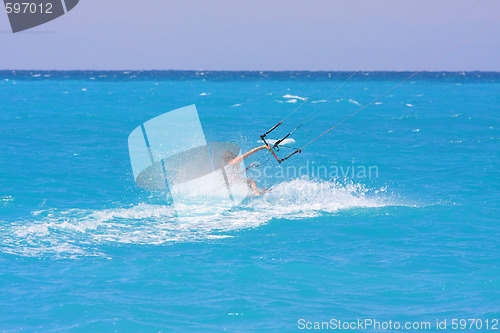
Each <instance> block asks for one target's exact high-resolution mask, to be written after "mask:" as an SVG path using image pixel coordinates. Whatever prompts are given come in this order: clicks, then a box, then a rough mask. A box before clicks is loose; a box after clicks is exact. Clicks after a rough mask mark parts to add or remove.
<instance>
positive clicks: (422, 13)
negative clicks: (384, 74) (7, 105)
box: [0, 0, 500, 71]
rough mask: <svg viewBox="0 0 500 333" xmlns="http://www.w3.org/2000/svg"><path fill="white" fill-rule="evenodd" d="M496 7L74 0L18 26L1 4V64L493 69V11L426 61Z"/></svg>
mask: <svg viewBox="0 0 500 333" xmlns="http://www.w3.org/2000/svg"><path fill="white" fill-rule="evenodd" d="M474 4H475V5H474ZM471 6H472V8H470V7H471ZM467 8H470V10H468V11H467V12H466V13H464V14H463V15H461V16H459V17H458V18H457V15H459V14H460V13H462V12H464V11H465V10H466V9H467ZM408 15H410V16H409V17H408V18H407V19H406V20H402V18H403V17H405V16H408ZM499 15H500V1H499V0H482V1H479V2H478V1H477V0H423V1H422V0H420V1H417V0H381V1H376V0H363V1H361V0H342V1H337V0H251V1H250V0H240V1H239V0H180V1H166V0H141V1H139V0H136V1H132V0H80V3H79V5H78V6H77V7H75V8H74V9H73V10H72V11H71V12H69V13H68V14H66V15H64V16H62V17H60V18H58V19H56V20H54V21H52V22H49V23H47V24H45V25H42V26H40V27H37V28H34V29H31V30H29V31H26V32H21V33H17V34H12V33H11V32H10V26H9V23H8V19H7V14H6V13H5V11H4V10H3V9H1V10H0V45H1V46H2V52H0V69H100V70H105V69H194V70H358V69H362V70H417V69H422V68H423V69H426V70H492V71H500V20H499V21H497V22H496V23H495V24H493V25H491V26H490V27H489V28H488V29H486V30H484V31H482V32H481V33H479V34H478V35H477V36H475V37H474V38H473V39H471V40H470V41H468V42H467V43H466V44H464V45H462V46H460V47H458V48H457V49H456V50H454V51H452V52H450V53H449V54H448V55H446V56H445V57H444V58H442V59H440V60H439V61H436V62H435V63H433V64H432V65H430V66H427V65H426V64H427V63H429V62H430V61H431V60H432V59H435V58H436V57H438V56H439V55H441V54H442V53H443V52H444V51H446V50H447V49H449V48H450V47H452V46H453V45H455V44H457V43H459V42H460V41H461V40H463V39H464V38H466V37H467V36H468V35H470V34H471V33H473V32H474V31H476V30H477V29H479V28H481V27H482V26H483V25H484V24H487V23H488V22H490V21H492V20H493V19H495V18H496V17H498V16H499ZM454 18H455V19H454ZM452 19H454V20H453V21H452V22H451V23H449V24H447V25H446V23H447V22H449V21H451V20H452ZM443 26H444V27H443ZM440 27H441V28H440ZM438 29H440V30H439V32H438V33H436V34H433V32H434V31H436V30H438ZM429 35H431V37H429V38H428V36H429ZM421 41H423V42H421ZM419 42H421V43H419ZM415 45H417V46H416V47H415V48H413V49H412V47H414V46H415ZM402 54H403V55H404V56H402V57H400V55H402Z"/></svg>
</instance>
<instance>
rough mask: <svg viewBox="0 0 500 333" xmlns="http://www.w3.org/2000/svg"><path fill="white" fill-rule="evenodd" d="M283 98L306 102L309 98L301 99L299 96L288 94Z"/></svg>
mask: <svg viewBox="0 0 500 333" xmlns="http://www.w3.org/2000/svg"><path fill="white" fill-rule="evenodd" d="M283 98H289V99H295V100H297V99H300V100H301V101H305V100H306V99H307V97H300V96H297V95H290V94H286V95H284V96H283Z"/></svg>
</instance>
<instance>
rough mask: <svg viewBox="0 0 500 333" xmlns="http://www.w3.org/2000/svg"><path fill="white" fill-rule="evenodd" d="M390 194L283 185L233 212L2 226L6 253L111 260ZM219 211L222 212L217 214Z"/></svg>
mask: <svg viewBox="0 0 500 333" xmlns="http://www.w3.org/2000/svg"><path fill="white" fill-rule="evenodd" d="M384 191H385V189H384V188H381V189H377V190H372V191H370V190H368V189H366V188H364V187H363V186H361V185H356V184H342V183H337V182H329V181H325V182H319V181H312V180H309V179H307V178H300V179H295V180H291V181H287V182H282V183H279V184H278V185H277V186H275V187H274V188H273V191H271V192H269V193H267V194H266V195H263V196H261V197H258V198H254V199H251V200H250V201H249V202H247V203H246V204H243V205H242V206H240V207H237V208H235V209H233V210H230V211H226V212H224V213H222V214H221V213H220V210H218V209H214V208H213V207H193V206H190V207H178V206H176V209H177V210H179V211H181V212H182V213H185V212H186V211H188V212H189V215H187V216H184V217H181V218H177V217H176V212H175V210H174V208H173V207H172V206H168V205H151V204H138V205H135V206H129V207H118V208H110V209H102V210H90V209H69V210H57V209H50V210H39V211H34V212H32V215H33V216H32V217H31V218H29V219H27V220H23V221H18V222H14V223H6V222H3V223H1V224H0V232H1V235H3V236H0V250H1V251H2V252H5V253H11V254H15V255H21V256H35V257H36V256H52V257H55V258H79V257H84V256H100V257H107V256H108V255H107V254H106V253H105V252H106V251H105V248H106V246H109V245H112V244H149V245H154V244H165V243H173V242H192V241H213V240H220V239H224V238H227V237H232V236H233V234H234V233H235V232H241V231H242V230H244V229H248V228H255V227H258V226H261V225H263V224H266V223H269V221H270V220H272V219H288V220H291V219H295V220H296V219H304V218H310V217H315V216H319V215H324V214H335V213H337V212H339V211H341V210H346V209H353V208H356V207H364V208H369V207H372V208H375V207H383V206H392V205H395V204H394V203H393V202H392V201H391V199H389V198H387V197H386V196H384V195H382V193H381V192H384ZM216 211H217V212H216Z"/></svg>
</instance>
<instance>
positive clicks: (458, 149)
mask: <svg viewBox="0 0 500 333" xmlns="http://www.w3.org/2000/svg"><path fill="white" fill-rule="evenodd" d="M349 75H350V73H327V72H325V73H313V72H298V73H295V72H263V73H262V72H260V73H259V72H37V71H32V72H27V71H25V72H11V71H4V72H0V212H1V215H0V232H1V234H0V267H1V269H0V295H1V297H0V331H5V332H11V331H20V330H23V331H29V332H32V331H40V332H47V331H48V332H67V331H76V332H110V331H119V332H157V331H163V332H167V331H180V332H186V331H203V332H206V331H222V330H224V329H227V330H228V331H259V332H260V331H283V332H287V331H298V330H299V329H298V320H299V319H305V320H306V321H310V322H315V321H329V320H330V319H334V318H335V319H339V320H342V321H351V320H357V319H364V318H373V319H377V320H380V321H383V320H392V321H401V322H405V321H430V322H432V323H434V322H435V320H436V319H437V318H439V319H445V318H447V319H448V320H449V321H450V320H452V319H455V318H457V319H461V318H481V319H482V320H486V319H488V320H490V321H491V320H494V319H495V318H496V319H497V320H498V319H500V301H499V299H500V268H499V265H500V245H499V241H498V240H499V239H500V226H499V222H500V221H499V216H500V209H499V203H500V181H499V180H500V174H499V170H500V163H499V161H498V152H499V148H500V145H499V144H500V142H499V139H500V132H499V129H500V117H499V114H500V107H499V105H500V74H498V73H478V72H474V73H421V74H418V75H417V76H415V77H413V78H412V79H411V80H409V81H408V82H406V83H405V84H403V85H401V86H400V87H398V88H397V89H395V90H393V91H391V92H390V93H389V94H387V95H386V96H384V97H382V98H381V99H379V100H377V101H376V103H373V104H372V105H370V106H369V107H367V108H366V109H364V110H362V111H361V112H360V113H358V114H357V115H355V116H354V117H352V118H351V119H349V120H348V121H346V122H345V123H343V124H342V125H340V126H339V127H337V128H335V129H334V130H333V131H331V132H330V133H328V134H326V135H325V136H323V137H321V138H320V139H318V140H317V141H315V142H314V143H312V144H311V145H309V146H307V148H306V149H304V151H303V152H302V153H301V154H297V155H295V156H294V157H293V158H290V159H289V160H288V161H286V162H285V163H283V164H282V165H281V166H278V164H277V163H276V161H272V160H270V161H269V162H268V163H267V164H266V165H265V166H266V169H263V168H264V167H261V168H259V169H254V170H251V171H250V172H249V176H251V177H252V178H254V179H255V180H256V181H257V183H258V184H259V185H260V186H266V187H269V186H273V187H274V190H273V191H272V192H270V193H268V194H266V195H264V196H262V197H259V198H255V199H253V200H250V201H248V202H246V203H244V204H243V205H242V206H240V207H238V208H236V209H233V210H231V211H228V212H226V213H223V214H215V215H214V214H200V215H199V216H198V217H193V218H189V219H181V220H179V219H178V218H176V217H175V211H174V209H173V207H172V202H171V200H170V199H168V198H165V193H162V192H148V191H146V190H142V189H140V188H138V187H137V186H136V185H135V183H134V179H133V176H132V171H131V167H130V162H129V157H128V147H127V137H128V135H129V133H130V132H131V131H132V130H133V129H134V128H135V127H137V126H138V125H140V124H141V123H143V122H144V121H146V120H148V119H151V118H153V117H155V116H157V115H160V114H162V113H164V112H167V111H170V110H173V109H176V108H179V107H182V106H186V105H189V104H196V106H197V109H198V112H199V114H200V119H201V122H202V125H203V128H204V131H205V133H206V136H207V139H208V140H209V141H232V142H236V143H238V144H239V145H240V146H241V147H242V149H243V150H249V149H251V148H253V147H255V146H257V145H259V135H260V134H262V133H263V132H264V131H266V130H267V129H268V128H270V127H271V126H272V125H274V124H275V123H276V122H277V121H279V120H280V119H282V118H283V117H285V116H286V115H287V114H289V113H290V112H291V111H293V110H294V109H295V108H296V107H297V106H299V105H300V103H301V102H302V100H303V99H305V98H307V97H309V96H311V95H313V94H314V95H313V97H312V98H311V100H310V101H309V103H307V104H306V105H304V106H303V107H302V108H300V109H299V110H298V111H297V112H296V113H294V114H293V116H291V117H290V118H288V119H287V120H286V121H285V123H284V124H283V125H282V126H280V127H279V128H278V129H277V130H276V131H275V132H273V134H272V135H271V136H274V138H276V139H278V138H279V137H280V136H281V135H284V134H286V133H287V131H289V130H291V129H293V128H294V127H295V126H296V125H297V124H299V123H301V122H302V121H303V120H304V119H306V118H307V117H308V115H309V114H310V113H311V112H314V111H315V110H319V112H318V113H317V116H316V117H314V118H313V120H312V121H310V122H308V123H307V124H305V125H304V126H303V127H301V128H300V129H299V130H297V131H296V132H295V133H294V134H293V135H292V137H293V140H294V142H291V143H290V144H291V145H293V146H297V147H301V146H303V145H305V144H307V143H308V142H309V141H310V140H312V139H314V138H315V137H316V136H318V135H319V134H321V133H322V132H323V131H325V130H326V129H328V128H330V127H331V126H333V125H335V124H336V123H338V122H340V121H342V120H343V119H344V118H345V117H347V116H348V115H349V114H352V113H353V112H356V111H357V110H359V109H360V108H361V107H362V106H363V105H365V104H366V103H369V102H371V101H372V100H373V99H375V98H376V97H377V96H379V95H380V94H383V93H384V92H386V91H387V90H388V89H390V88H391V87H393V86H394V85H396V84H397V83H398V82H400V81H401V80H403V79H404V78H405V77H406V76H408V75H409V73H387V72H382V73H359V74H357V75H356V76H355V77H354V78H353V79H352V80H351V81H349V82H348V83H347V84H346V85H345V86H344V87H342V89H340V90H339V91H338V92H337V93H336V94H335V95H334V96H332V97H331V98H330V99H328V100H327V101H325V99H326V98H327V97H328V95H330V94H331V93H332V92H333V91H334V90H335V89H336V88H337V87H338V86H339V85H340V84H341V83H342V82H343V80H344V79H346V78H347V77H348V76H349ZM281 153H286V151H282V152H281ZM262 170H266V174H265V175H264V172H263V171H262ZM325 170H326V171H325ZM352 170H355V172H354V173H353V172H352ZM363 170H365V173H364V174H363V172H362V171H363ZM368 170H371V174H370V173H369V172H368ZM193 210H196V207H193ZM498 328H499V329H500V326H498ZM483 330H484V329H483ZM467 331H471V330H467Z"/></svg>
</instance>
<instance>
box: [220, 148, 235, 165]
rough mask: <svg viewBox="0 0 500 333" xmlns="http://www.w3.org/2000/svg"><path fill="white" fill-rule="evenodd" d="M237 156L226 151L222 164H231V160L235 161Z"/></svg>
mask: <svg viewBox="0 0 500 333" xmlns="http://www.w3.org/2000/svg"><path fill="white" fill-rule="evenodd" d="M236 157H237V156H236V155H235V154H234V153H233V152H232V151H229V150H228V151H226V152H225V153H224V155H222V162H224V163H225V164H227V163H229V162H230V161H231V160H233V159H235V158H236Z"/></svg>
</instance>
